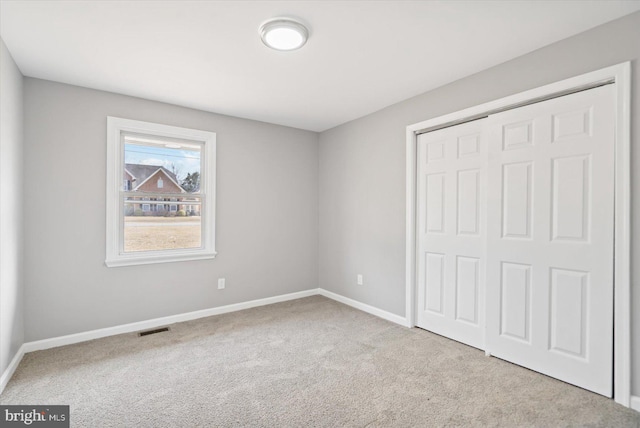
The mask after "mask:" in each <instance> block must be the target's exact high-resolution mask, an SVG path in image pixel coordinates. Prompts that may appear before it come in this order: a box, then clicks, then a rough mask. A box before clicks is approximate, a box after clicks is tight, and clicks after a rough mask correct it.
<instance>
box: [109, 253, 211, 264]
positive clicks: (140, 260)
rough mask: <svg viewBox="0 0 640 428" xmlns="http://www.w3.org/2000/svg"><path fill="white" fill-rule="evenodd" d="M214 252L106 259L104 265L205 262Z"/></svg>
mask: <svg viewBox="0 0 640 428" xmlns="http://www.w3.org/2000/svg"><path fill="white" fill-rule="evenodd" d="M216 254H217V253H216V252H215V251H212V252H198V253H197V254H194V253H182V254H162V255H160V254H157V255H149V254H143V255H127V256H119V257H114V258H107V259H106V260H105V262H104V264H105V265H106V266H107V267H121V266H135V265H150V264H156V263H171V262H187V261H191V260H206V259H213V258H215V257H216Z"/></svg>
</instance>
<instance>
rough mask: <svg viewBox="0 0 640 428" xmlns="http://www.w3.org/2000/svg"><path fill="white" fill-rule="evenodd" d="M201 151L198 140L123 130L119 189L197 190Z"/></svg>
mask: <svg viewBox="0 0 640 428" xmlns="http://www.w3.org/2000/svg"><path fill="white" fill-rule="evenodd" d="M201 154H202V146H201V145H200V144H198V143H194V142H181V141H179V140H168V139H160V138H159V137H151V136H145V135H138V134H125V135H124V168H123V186H122V187H123V188H122V190H124V191H128V192H145V193H185V192H186V193H198V192H199V191H200V182H201V180H200V174H201V171H200V167H201Z"/></svg>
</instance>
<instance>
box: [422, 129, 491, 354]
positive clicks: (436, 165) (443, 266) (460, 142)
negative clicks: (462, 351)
mask: <svg viewBox="0 0 640 428" xmlns="http://www.w3.org/2000/svg"><path fill="white" fill-rule="evenodd" d="M483 122H484V119H483V120H478V121H474V122H470V123H466V124H463V125H459V126H455V127H451V128H446V129H442V130H438V131H435V132H430V133H427V134H423V135H420V136H419V137H418V191H417V194H418V195H419V196H418V204H417V206H418V213H417V216H418V219H419V225H420V227H419V231H418V237H417V238H418V239H417V241H418V254H419V256H418V292H417V294H418V299H417V301H418V308H417V312H418V319H417V325H418V326H419V327H422V328H425V329H427V330H430V331H433V332H435V333H438V334H441V335H444V336H447V337H450V338H452V339H455V340H458V341H460V342H463V343H466V344H468V345H471V346H475V347H478V348H483V347H484V322H483V321H484V295H485V293H484V277H485V271H484V253H485V246H486V242H485V231H484V228H485V226H484V224H485V216H486V199H487V197H486V194H485V192H486V145H485V144H484V140H483V138H482V135H481V131H482V124H483Z"/></svg>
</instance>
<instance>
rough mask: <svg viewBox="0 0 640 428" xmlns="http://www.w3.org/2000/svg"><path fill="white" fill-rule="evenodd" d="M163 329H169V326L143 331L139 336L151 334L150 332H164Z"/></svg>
mask: <svg viewBox="0 0 640 428" xmlns="http://www.w3.org/2000/svg"><path fill="white" fill-rule="evenodd" d="M163 331H169V327H162V328H156V329H155V330H147V331H141V332H140V333H138V336H140V337H142V336H149V335H150V334H156V333H162V332H163Z"/></svg>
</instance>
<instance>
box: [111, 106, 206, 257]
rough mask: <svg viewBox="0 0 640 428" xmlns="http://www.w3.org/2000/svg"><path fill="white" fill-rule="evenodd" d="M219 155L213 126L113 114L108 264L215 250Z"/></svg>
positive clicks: (199, 253) (192, 254)
mask: <svg viewBox="0 0 640 428" xmlns="http://www.w3.org/2000/svg"><path fill="white" fill-rule="evenodd" d="M215 161H216V135H215V133H213V132H208V131H199V130H194V129H187V128H178V127H174V126H168V125H160V124H155V123H149V122H140V121H136V120H128V119H120V118H115V117H108V118H107V183H108V184H107V257H106V260H105V263H106V265H107V266H109V267H115V266H127V265H136V264H148V263H161V262H174V261H183V260H199V259H208V258H213V257H215V255H216V252H215ZM165 202H172V203H171V204H166V203H165Z"/></svg>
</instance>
